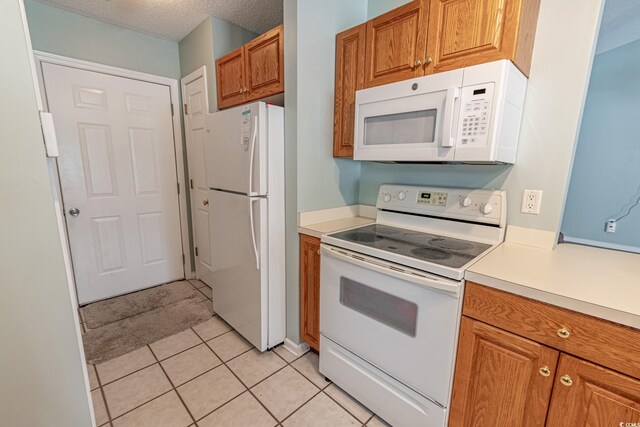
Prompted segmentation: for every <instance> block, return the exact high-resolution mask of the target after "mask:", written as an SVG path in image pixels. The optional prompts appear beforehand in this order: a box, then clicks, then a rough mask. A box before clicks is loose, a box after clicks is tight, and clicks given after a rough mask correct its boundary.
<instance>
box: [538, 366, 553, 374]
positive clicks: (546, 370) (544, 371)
mask: <svg viewBox="0 0 640 427" xmlns="http://www.w3.org/2000/svg"><path fill="white" fill-rule="evenodd" d="M538 372H540V375H542V376H543V377H548V376H549V375H551V369H549V367H548V366H543V367H542V368H540V369H538Z"/></svg>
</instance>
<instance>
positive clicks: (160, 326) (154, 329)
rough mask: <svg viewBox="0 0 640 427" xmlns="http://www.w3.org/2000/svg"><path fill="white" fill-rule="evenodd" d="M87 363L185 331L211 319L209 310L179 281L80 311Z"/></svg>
mask: <svg viewBox="0 0 640 427" xmlns="http://www.w3.org/2000/svg"><path fill="white" fill-rule="evenodd" d="M80 311H81V313H82V317H83V318H84V324H85V329H86V333H84V334H83V336H82V340H83V343H84V351H85V356H86V358H87V363H102V362H105V361H107V360H110V359H113V358H115V357H118V356H121V355H123V354H125V353H129V352H130V351H133V350H135V349H137V348H140V347H144V346H145V345H147V344H150V343H152V342H154V341H158V340H160V339H162V338H165V337H168V336H170V335H173V334H176V333H178V332H180V331H183V330H185V329H189V328H190V327H192V326H195V325H197V324H198V323H201V322H204V321H205V320H207V319H209V318H210V317H211V316H212V315H213V307H212V303H211V301H210V300H208V299H207V298H206V297H205V296H204V295H203V294H202V293H200V292H199V291H198V290H196V289H195V287H193V286H192V285H191V284H190V283H189V282H187V281H180V282H173V283H169V284H166V285H161V286H156V287H155V288H151V289H145V290H143V291H139V292H134V293H132V294H127V295H122V296H119V297H115V298H111V299H108V300H105V301H100V302H96V303H93V304H89V305H87V306H85V307H82V308H81V309H80Z"/></svg>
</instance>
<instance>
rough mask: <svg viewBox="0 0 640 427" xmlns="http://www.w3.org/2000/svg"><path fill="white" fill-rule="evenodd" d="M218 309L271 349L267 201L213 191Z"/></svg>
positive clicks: (213, 259)
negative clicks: (269, 344) (269, 335)
mask: <svg viewBox="0 0 640 427" xmlns="http://www.w3.org/2000/svg"><path fill="white" fill-rule="evenodd" d="M210 193H211V197H210V204H209V206H210V214H211V215H210V217H211V242H212V250H211V265H212V270H213V276H212V278H213V309H214V310H215V312H216V313H217V314H218V315H219V316H220V317H222V318H223V319H224V320H225V321H227V323H229V324H230V325H231V326H233V328H234V329H235V330H236V331H238V333H240V334H241V335H242V336H243V337H245V338H246V339H247V340H248V341H249V342H250V343H251V344H253V345H254V346H256V348H258V349H259V350H260V351H264V350H266V349H267V346H268V338H269V337H268V331H269V329H268V326H269V325H268V315H269V313H268V296H269V295H268V292H269V289H268V283H269V281H268V267H267V266H268V259H266V258H267V245H268V241H267V240H268V239H267V231H268V230H267V228H268V227H267V226H266V224H267V203H268V201H267V199H266V198H264V197H247V196H244V195H240V194H234V193H229V192H224V191H216V190H211V191H210Z"/></svg>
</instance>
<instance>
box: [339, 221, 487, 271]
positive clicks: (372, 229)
mask: <svg viewBox="0 0 640 427" xmlns="http://www.w3.org/2000/svg"><path fill="white" fill-rule="evenodd" d="M331 237H334V238H336V239H340V240H346V241H348V242H353V243H358V244H361V245H364V246H369V247H372V248H376V249H380V250H383V251H388V252H393V253H396V254H398V255H404V256H408V257H411V258H416V259H419V260H423V261H429V262H432V263H434V264H439V265H443V266H445V267H451V268H461V267H463V266H464V265H465V264H467V263H468V262H469V261H471V260H473V259H474V258H476V257H477V256H478V255H480V254H482V253H483V252H484V251H486V250H487V249H489V248H490V247H491V245H487V244H485V243H477V242H470V241H467V240H461V239H453V238H450V237H443V236H438V235H435V234H428V233H423V232H421V231H415V230H407V229H404V228H397V227H390V226H388V225H382V224H371V225H366V226H364V227H360V228H355V229H351V230H346V231H341V232H339V233H334V234H331Z"/></svg>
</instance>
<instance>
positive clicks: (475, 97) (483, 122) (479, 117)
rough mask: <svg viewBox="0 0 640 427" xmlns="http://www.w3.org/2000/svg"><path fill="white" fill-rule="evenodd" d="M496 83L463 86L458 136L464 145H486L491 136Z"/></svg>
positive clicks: (458, 139)
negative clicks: (490, 128)
mask: <svg viewBox="0 0 640 427" xmlns="http://www.w3.org/2000/svg"><path fill="white" fill-rule="evenodd" d="M494 86H495V84H494V83H485V84H481V85H475V86H466V87H463V88H462V95H461V103H460V122H459V123H458V138H456V140H457V141H459V142H460V143H461V144H462V145H468V146H475V147H484V146H486V145H487V141H488V137H489V123H491V107H492V105H491V104H492V101H493V89H494Z"/></svg>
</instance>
